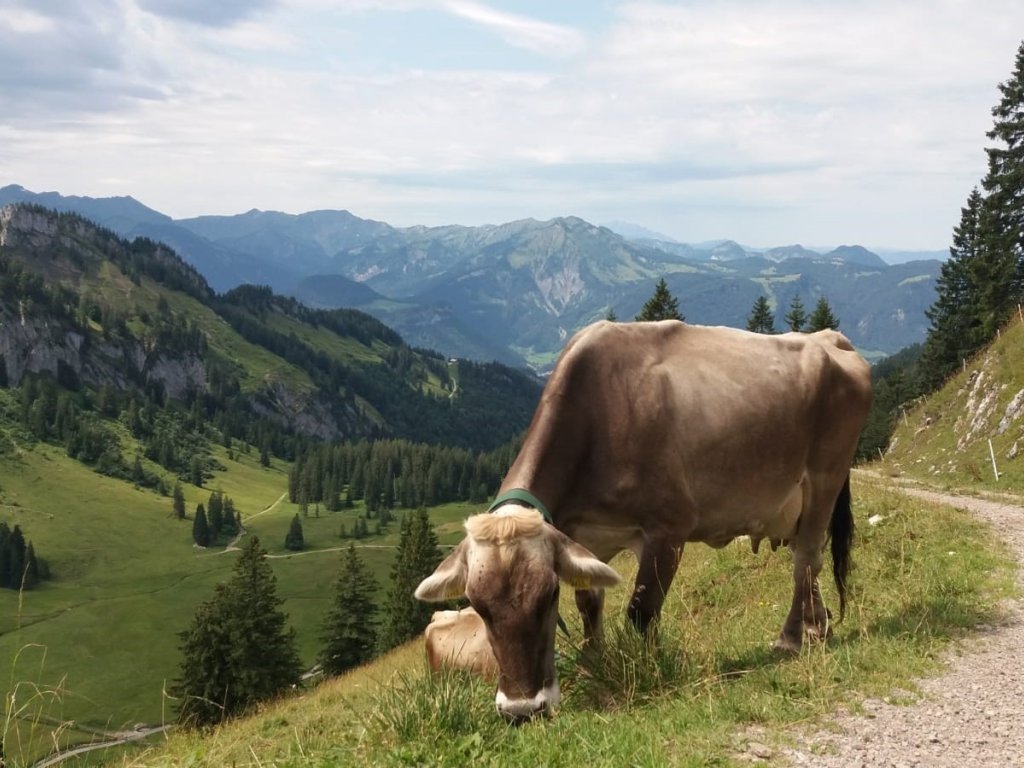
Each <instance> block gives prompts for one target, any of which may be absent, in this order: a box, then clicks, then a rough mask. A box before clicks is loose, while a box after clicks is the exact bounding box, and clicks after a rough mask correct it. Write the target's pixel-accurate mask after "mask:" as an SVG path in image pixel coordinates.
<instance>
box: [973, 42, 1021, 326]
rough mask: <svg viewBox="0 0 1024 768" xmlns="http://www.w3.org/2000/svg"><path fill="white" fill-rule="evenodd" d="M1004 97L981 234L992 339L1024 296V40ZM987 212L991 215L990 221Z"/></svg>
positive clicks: (993, 134)
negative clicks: (983, 244) (982, 236)
mask: <svg viewBox="0 0 1024 768" xmlns="http://www.w3.org/2000/svg"><path fill="white" fill-rule="evenodd" d="M999 91H1000V93H1001V94H1002V98H1001V99H1000V100H999V103H998V104H996V106H995V107H993V108H992V117H993V118H994V122H993V126H992V130H991V131H989V132H988V134H987V136H988V138H990V139H993V140H995V141H996V142H997V144H996V145H995V146H992V147H988V148H986V149H985V152H986V153H987V154H988V173H987V174H986V176H985V178H984V180H983V181H982V186H983V187H984V188H985V191H986V193H987V197H986V203H987V205H986V206H985V207H984V208H983V220H982V230H983V235H984V239H985V259H984V262H986V266H987V271H988V272H989V273H990V275H991V280H990V281H988V282H987V283H985V284H984V285H983V286H982V288H983V290H984V291H986V292H987V294H988V295H987V296H986V297H985V304H986V305H987V306H986V307H985V309H986V310H987V311H988V314H990V315H991V316H992V317H993V318H994V319H992V320H988V319H987V318H986V319H985V320H986V321H987V322H985V323H983V325H985V326H986V328H985V330H986V332H989V331H990V333H989V335H988V336H987V338H986V341H987V340H988V338H991V337H992V335H994V334H995V328H996V327H998V324H999V323H1001V322H1003V321H1004V320H1005V319H1006V315H1007V314H1008V313H1009V312H1010V310H1011V309H1012V308H1013V306H1014V304H1015V303H1016V302H1018V301H1021V299H1022V297H1024V204H1022V202H1021V201H1022V200H1024V42H1022V43H1021V44H1020V47H1019V48H1018V49H1017V56H1016V60H1015V66H1014V69H1013V72H1012V74H1011V75H1010V77H1009V79H1008V80H1007V81H1006V82H1004V83H1000V84H999ZM984 214H988V216H989V218H988V219H986V217H985V216H984Z"/></svg>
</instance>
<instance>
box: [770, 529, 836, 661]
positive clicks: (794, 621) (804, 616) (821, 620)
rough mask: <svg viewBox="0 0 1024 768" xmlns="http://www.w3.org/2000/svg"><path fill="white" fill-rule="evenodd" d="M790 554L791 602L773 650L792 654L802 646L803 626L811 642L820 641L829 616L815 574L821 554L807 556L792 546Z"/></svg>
mask: <svg viewBox="0 0 1024 768" xmlns="http://www.w3.org/2000/svg"><path fill="white" fill-rule="evenodd" d="M792 551H793V602H792V603H791V604H790V607H789V613H788V614H787V616H786V621H785V623H784V624H783V625H782V631H781V632H780V633H779V638H778V640H776V641H775V648H776V650H780V651H788V652H792V653H796V652H798V651H799V650H800V646H801V645H802V644H803V635H804V625H805V623H806V626H807V632H808V635H809V636H810V637H811V638H812V639H822V640H824V639H825V638H826V637H827V635H828V632H829V613H828V610H827V609H826V608H825V604H824V602H822V599H821V590H820V589H819V588H818V573H819V572H820V571H821V552H820V550H819V549H813V550H812V551H811V553H810V554H808V553H807V552H806V551H804V550H802V549H801V548H798V547H796V546H793V547H792Z"/></svg>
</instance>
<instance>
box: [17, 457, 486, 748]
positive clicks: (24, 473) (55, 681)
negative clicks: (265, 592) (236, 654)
mask: <svg viewBox="0 0 1024 768" xmlns="http://www.w3.org/2000/svg"><path fill="white" fill-rule="evenodd" d="M217 458H218V459H219V461H220V462H221V463H222V464H223V465H224V466H225V467H226V468H227V469H226V470H225V471H223V472H219V473H218V474H217V476H216V477H215V478H214V479H213V480H211V481H210V482H208V484H207V487H206V488H196V487H194V486H190V485H187V484H186V485H184V486H183V487H184V490H185V496H186V506H187V509H188V513H189V515H190V516H191V514H192V512H193V511H194V509H195V505H196V504H197V503H198V502H200V501H201V502H204V503H206V502H207V501H208V499H209V494H210V492H211V490H222V491H223V492H224V493H226V494H227V495H228V496H230V497H231V498H232V499H233V500H234V502H235V506H236V508H237V509H238V510H239V511H240V512H241V513H242V516H243V522H244V525H245V527H246V528H247V530H249V531H251V532H252V533H253V534H255V535H258V536H259V537H260V540H261V542H262V543H263V545H264V547H265V548H266V549H268V551H269V552H270V554H271V557H272V564H273V567H274V572H275V575H276V576H277V579H278V592H279V594H280V595H281V596H282V597H284V598H285V600H286V602H285V605H284V610H285V611H286V612H287V613H288V614H289V617H290V621H291V624H292V625H293V626H294V627H295V628H296V630H297V635H298V644H299V650H300V655H301V657H302V659H303V662H304V663H305V664H307V665H308V666H311V665H312V664H313V662H314V661H315V657H316V654H317V652H318V650H319V630H320V623H321V621H322V617H323V615H324V613H325V612H326V610H327V607H328V601H329V599H330V596H331V594H332V591H333V581H334V578H335V575H336V572H337V566H338V564H339V562H340V555H339V554H338V551H337V549H338V548H342V547H347V546H348V543H349V541H348V540H344V541H342V540H340V539H338V536H337V534H338V529H339V527H340V525H341V524H342V522H344V524H345V525H346V528H347V529H348V530H351V529H352V522H353V520H354V518H355V515H356V511H348V512H345V513H341V514H327V513H326V512H324V513H322V514H321V516H320V517H310V518H308V519H304V520H303V528H304V533H305V539H306V542H307V547H308V548H309V550H310V551H309V552H308V553H304V554H299V555H296V554H290V553H287V552H286V551H285V550H284V547H283V543H284V538H285V533H286V531H287V529H288V525H289V522H290V521H291V518H292V516H293V515H295V514H296V512H298V508H297V506H295V505H292V504H290V503H288V502H287V499H286V498H283V497H284V496H285V493H286V490H287V474H286V472H287V467H286V466H283V465H280V464H277V463H276V462H275V464H274V465H273V466H272V467H271V468H270V469H264V468H263V467H261V466H259V463H258V456H257V454H256V452H255V451H253V452H251V453H248V454H246V453H241V452H239V453H238V454H237V456H236V459H235V460H231V459H228V458H227V455H226V452H225V451H223V449H217ZM151 468H155V467H151ZM170 510H171V501H170V499H169V498H164V497H161V496H159V495H157V494H155V493H152V492H150V491H143V490H135V489H133V488H132V487H131V486H129V485H127V484H125V483H122V482H118V481H112V480H110V479H107V478H104V477H102V476H100V475H97V474H96V473H94V472H92V471H91V470H89V469H88V468H86V467H84V466H82V465H81V464H79V463H77V462H74V461H71V460H69V459H67V457H66V456H64V455H63V453H62V452H61V451H59V450H57V449H54V448H52V447H49V446H45V445H35V446H31V447H29V448H27V449H23V450H20V451H19V453H18V455H8V456H3V457H0V520H5V521H7V522H8V523H9V524H19V525H21V526H22V528H23V530H24V531H25V532H26V534H27V536H28V538H29V539H30V540H31V541H32V542H33V544H34V545H35V547H36V551H37V552H38V553H39V554H40V555H41V556H43V557H44V558H45V559H46V560H47V561H48V562H49V563H50V564H51V567H52V569H53V572H54V579H53V580H52V581H50V582H47V583H46V584H45V585H44V586H43V587H42V588H40V589H37V590H34V591H31V592H27V593H25V594H24V595H23V596H20V597H19V595H18V594H17V593H15V592H13V591H10V590H0V680H3V683H0V690H8V691H10V690H14V686H15V685H16V684H17V683H24V684H26V685H25V687H23V688H22V689H21V691H20V694H19V698H20V701H19V706H20V704H21V703H22V702H24V701H25V699H26V698H32V697H33V689H32V688H31V686H41V687H42V688H43V689H46V690H56V689H60V691H61V694H60V696H59V702H56V703H53V702H46V701H43V700H42V699H37V700H36V701H34V702H32V703H31V704H30V706H29V707H28V710H27V712H26V714H28V715H30V716H37V715H45V716H47V717H52V718H56V719H57V720H59V721H62V722H66V721H70V720H74V721H76V722H77V723H82V724H85V725H88V726H91V727H99V728H112V729H118V728H122V727H125V726H126V725H127V726H132V725H134V724H135V723H138V722H146V723H157V724H159V723H161V722H163V720H164V717H165V714H164V708H165V705H166V704H167V702H166V701H165V699H164V696H163V693H162V691H163V686H164V683H165V681H170V680H171V679H173V678H174V677H175V675H176V674H177V665H178V662H179V654H178V637H177V633H178V632H180V631H181V630H184V629H185V628H186V627H187V626H188V624H189V623H190V621H191V619H192V616H193V614H194V611H195V608H196V606H197V605H198V603H199V602H201V601H203V600H206V599H208V598H209V597H210V596H211V595H212V594H213V586H214V584H216V583H217V582H218V581H221V580H223V579H225V578H227V577H228V576H229V575H230V573H231V567H232V564H233V562H234V557H235V555H234V554H233V553H228V552H224V549H223V547H221V548H218V549H211V550H205V551H204V550H197V549H195V548H194V547H193V546H192V542H191V520H185V521H175V520H173V519H172V518H171V517H170ZM466 513H467V512H466V508H465V507H464V506H461V505H451V506H447V507H442V508H438V509H435V510H433V511H432V514H433V515H434V516H435V519H436V520H438V521H439V522H440V523H442V526H443V527H445V526H444V525H443V524H444V523H445V522H446V521H448V522H449V524H448V525H447V526H446V527H447V528H448V529H452V528H457V526H453V525H452V524H451V523H450V521H452V520H457V519H461V518H462V517H464V516H465V515H466ZM371 526H372V524H371ZM397 529H398V526H397V525H392V526H390V530H389V531H388V532H386V535H383V536H379V537H378V536H371V537H370V538H367V539H365V540H363V541H362V542H359V543H358V544H359V545H360V546H363V547H364V548H363V549H361V554H362V555H363V557H364V560H365V561H366V563H367V565H368V566H369V567H370V569H371V570H372V572H373V573H374V575H375V577H376V578H377V581H378V583H379V584H380V585H381V587H382V588H383V586H384V585H385V584H386V580H387V577H388V574H389V572H390V567H391V560H392V557H393V552H394V545H395V544H396V543H397ZM456 535H457V534H455V533H452V532H450V533H448V534H447V535H446V536H442V540H445V539H447V540H448V541H449V542H450V541H451V540H452V539H453V537H454V536H456ZM0 712H2V710H0ZM0 730H2V722H0ZM47 738H48V737H47ZM86 738H87V737H86V736H85V735H84V734H83V733H82V732H77V731H74V730H72V729H67V728H65V729H64V733H63V736H62V740H65V741H67V740H70V741H71V742H77V741H81V740H83V739H86ZM37 741H38V739H37ZM10 743H11V742H10V741H9V742H8V750H9V751H10ZM36 746H37V747H38V746H39V745H38V744H37V745H36ZM9 756H10V755H9Z"/></svg>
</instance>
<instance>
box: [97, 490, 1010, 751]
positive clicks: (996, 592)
mask: <svg viewBox="0 0 1024 768" xmlns="http://www.w3.org/2000/svg"><path fill="white" fill-rule="evenodd" d="M854 491H855V495H856V500H857V501H856V516H857V519H858V522H859V525H860V537H859V546H858V547H857V549H856V550H855V559H856V563H857V570H856V572H855V586H854V592H853V595H852V599H851V605H850V609H849V612H848V614H847V618H846V621H845V622H844V623H842V624H840V625H838V627H837V631H836V637H835V638H834V639H833V640H832V641H831V642H830V643H829V644H828V645H827V646H824V647H822V646H815V647H811V648H807V649H805V651H804V652H803V653H801V654H800V656H799V657H796V658H777V657H776V656H774V655H773V654H772V653H771V652H770V651H769V649H768V646H769V643H770V641H771V640H772V639H773V638H774V636H775V633H776V632H777V631H778V629H779V627H780V625H781V622H782V619H783V617H784V614H785V611H786V609H787V606H788V600H789V597H788V596H789V591H790V588H791V583H792V582H791V576H790V573H789V568H788V563H789V556H788V554H787V553H786V552H784V551H780V552H776V553H770V552H769V553H766V552H765V551H762V552H761V553H760V555H754V554H752V553H751V552H750V550H749V547H748V546H745V545H743V544H742V543H739V542H737V543H735V544H733V545H730V546H728V547H726V548H724V549H721V550H711V549H709V548H707V547H704V546H700V545H695V546H693V547H690V548H688V550H687V554H686V556H684V563H683V566H682V568H681V570H680V573H679V576H678V577H677V579H676V581H675V583H674V585H673V587H672V590H671V595H670V597H669V600H668V602H667V604H666V610H665V619H664V622H663V626H662V639H663V642H662V644H661V646H660V649H659V650H655V651H652V650H650V649H646V650H645V649H644V648H643V647H642V646H640V645H638V643H637V642H636V640H635V637H634V636H633V635H632V634H631V633H630V632H624V631H621V630H619V629H618V627H620V626H621V622H622V613H623V610H622V609H623V601H624V599H625V596H626V591H625V590H624V589H623V590H615V591H613V592H611V593H610V594H609V605H608V611H609V613H610V616H611V618H610V620H609V622H608V626H609V634H610V637H609V642H608V651H607V652H606V654H605V656H604V658H603V659H602V660H601V661H600V662H598V663H588V665H587V666H586V669H587V671H586V672H581V671H580V670H581V665H580V663H578V662H579V660H578V659H577V657H578V649H576V648H574V647H573V645H572V643H570V642H566V641H564V640H562V639H560V640H559V643H560V646H561V651H562V654H563V660H562V662H561V667H562V673H563V693H564V700H563V706H562V709H561V711H560V712H559V714H558V716H557V717H556V718H554V719H553V720H551V721H546V722H538V723H533V724H530V725H528V726H525V727H522V728H518V729H515V728H513V729H510V728H506V727H505V726H504V725H502V724H501V723H500V722H499V720H498V718H497V717H496V715H495V714H494V712H493V705H492V696H493V691H492V689H490V688H489V687H488V686H487V685H485V684H479V683H473V682H470V681H467V680H465V679H463V678H461V677H458V676H451V677H442V678H440V679H431V678H429V677H428V676H426V675H425V674H424V672H423V669H422V668H423V662H422V650H421V646H420V644H419V643H412V644H410V645H409V646H407V647H406V648H404V649H401V650H400V651H398V652H396V653H394V654H391V655H389V656H388V657H387V658H385V659H382V660H379V661H378V662H377V663H375V664H372V665H370V666H368V667H367V668H364V669H361V670H357V671H355V672H353V673H351V674H349V675H347V676H345V677H343V678H341V679H339V680H335V681H330V682H328V683H326V684H324V685H321V686H319V687H317V688H315V689H314V690H311V691H308V692H304V693H303V694H301V695H300V696H297V697H295V698H293V699H288V700H285V701H283V702H280V703H278V704H274V705H270V706H268V707H267V708H266V709H265V710H264V711H262V712H260V713H258V714H256V715H254V716H253V717H250V718H246V719H242V720H239V721H237V722H234V723H231V724H228V725H226V726H224V727H222V728H220V729H217V730H216V731H214V732H212V733H205V734H195V733H177V734H172V735H171V736H169V737H168V738H167V739H166V740H165V741H163V743H161V744H160V745H158V746H155V747H151V748H149V749H147V750H146V751H143V752H140V753H137V754H134V755H131V754H130V755H128V756H127V757H125V756H124V755H116V756H112V757H111V760H112V764H115V765H131V766H186V765H188V766H193V765H204V766H205V765H209V766H214V765H229V764H235V765H260V766H271V765H273V766H335V765H417V764H431V765H452V766H461V765H467V764H472V765H519V764H523V765H551V766H559V765H565V766H578V765H588V764H589V765H595V766H598V765H599V766H605V765H608V766H612V765H615V766H620V765H651V766H656V765H690V766H698V765H700V766H703V765H732V764H736V765H740V764H745V761H743V760H741V759H739V758H737V754H738V753H739V752H741V751H742V749H743V742H744V741H745V739H746V738H748V737H747V736H745V735H744V734H745V731H746V730H747V729H748V728H749V727H750V726H753V725H756V726H760V727H762V728H765V729H767V733H766V734H761V735H759V736H758V737H757V739H758V740H760V741H764V740H768V741H771V740H772V739H773V738H778V734H779V732H780V730H781V729H782V728H784V727H785V726H787V725H792V724H794V723H798V722H803V721H805V720H807V719H809V718H814V717H817V716H821V715H823V714H825V713H827V712H828V711H829V710H831V709H832V708H834V707H835V706H837V705H838V704H840V703H842V702H849V701H856V699H857V698H858V697H859V696H861V695H863V694H868V693H870V694H879V693H882V692H889V691H892V690H894V689H902V690H908V689H909V690H912V688H913V683H912V676H915V675H918V674H921V673H924V672H926V671H928V670H929V669H933V668H934V660H935V658H936V656H937V654H938V653H939V651H940V650H941V649H942V648H943V647H944V646H945V645H946V644H947V643H948V642H949V641H950V640H951V639H953V638H956V637H959V636H961V634H962V633H963V631H964V630H965V629H966V628H968V627H971V626H973V625H975V624H976V623H977V622H980V621H991V620H993V619H994V618H995V617H997V616H998V615H999V608H998V600H999V599H1000V598H1001V597H1002V596H1004V595H1006V594H1007V593H1008V592H1009V590H1010V589H1011V588H1012V587H1011V583H1012V580H1011V575H1012V565H1011V561H1010V559H1009V557H1008V555H1007V553H1006V552H1005V550H1004V549H1003V548H1002V547H1001V546H1000V545H999V544H997V543H996V542H995V541H994V540H993V539H992V537H991V535H990V533H989V532H988V531H987V530H986V529H985V528H984V527H983V526H981V525H980V524H978V523H977V522H975V521H974V520H973V519H972V518H970V517H968V516H967V515H965V514H964V513H963V512H958V511H956V510H952V509H948V508H943V507H936V506H930V505H926V504H923V503H921V502H918V501H911V500H909V499H907V498H905V497H903V496H901V495H898V494H895V493H893V492H891V491H886V490H883V489H876V488H872V487H869V486H868V485H866V483H865V482H864V481H861V482H858V483H856V485H855V489H854ZM873 515H881V516H882V518H883V519H882V521H881V522H880V523H879V524H878V525H876V526H869V525H867V524H866V522H865V521H866V520H867V518H868V517H870V516H873ZM951 539H953V540H955V541H956V542H957V546H956V550H955V552H952V551H950V547H949V541H950V540H951ZM617 565H618V567H619V568H620V569H621V570H622V571H623V572H624V573H626V574H627V575H631V572H632V568H633V564H632V562H631V560H629V559H622V560H620V561H617ZM828 586H829V585H826V588H827V587H828ZM830 596H831V599H832V600H833V601H834V596H832V595H831V590H828V589H827V590H826V599H830ZM571 601H572V598H571V596H568V595H565V596H563V602H564V604H563V608H562V611H563V615H565V616H566V617H567V618H570V619H571V621H570V624H571V625H575V626H573V633H574V635H573V636H574V637H575V638H578V637H579V627H578V623H577V620H576V617H575V611H574V610H572V608H571V607H570V605H571Z"/></svg>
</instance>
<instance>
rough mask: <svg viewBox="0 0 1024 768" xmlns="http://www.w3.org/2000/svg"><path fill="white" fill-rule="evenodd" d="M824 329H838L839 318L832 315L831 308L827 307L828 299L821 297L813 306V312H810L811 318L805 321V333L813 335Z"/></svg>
mask: <svg viewBox="0 0 1024 768" xmlns="http://www.w3.org/2000/svg"><path fill="white" fill-rule="evenodd" d="M826 328H832V329H833V330H837V329H838V328H839V318H838V317H836V316H835V315H834V314H832V307H830V306H829V305H828V299H826V298H825V297H824V296H822V297H821V298H819V299H818V303H817V304H815V305H814V311H813V312H811V316H810V318H808V320H807V332H808V333H814V332H815V331H823V330H825V329H826Z"/></svg>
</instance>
